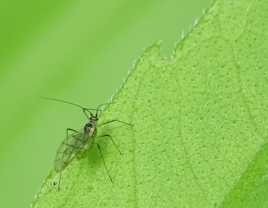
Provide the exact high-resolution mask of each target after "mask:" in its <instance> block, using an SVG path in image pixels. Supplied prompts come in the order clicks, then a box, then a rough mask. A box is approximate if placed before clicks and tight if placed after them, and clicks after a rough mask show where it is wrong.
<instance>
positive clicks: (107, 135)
mask: <svg viewBox="0 0 268 208" xmlns="http://www.w3.org/2000/svg"><path fill="white" fill-rule="evenodd" d="M103 137H108V138H109V139H110V140H111V141H112V143H113V145H114V146H115V148H116V150H117V151H118V152H119V154H120V155H122V152H121V151H120V149H119V147H118V145H117V144H116V143H115V141H114V140H113V137H112V136H111V135H110V134H103V135H100V136H97V138H103Z"/></svg>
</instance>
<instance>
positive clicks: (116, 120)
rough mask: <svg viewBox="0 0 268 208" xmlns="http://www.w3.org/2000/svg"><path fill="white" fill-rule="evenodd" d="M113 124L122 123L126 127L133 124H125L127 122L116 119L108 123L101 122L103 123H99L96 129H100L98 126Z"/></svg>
mask: <svg viewBox="0 0 268 208" xmlns="http://www.w3.org/2000/svg"><path fill="white" fill-rule="evenodd" d="M113 122H119V123H123V124H125V125H128V126H133V124H131V123H127V122H125V121H121V120H118V119H112V120H110V121H105V122H103V123H100V124H99V125H98V127H100V126H104V125H107V124H110V123H113Z"/></svg>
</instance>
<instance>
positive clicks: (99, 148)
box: [95, 143, 113, 183]
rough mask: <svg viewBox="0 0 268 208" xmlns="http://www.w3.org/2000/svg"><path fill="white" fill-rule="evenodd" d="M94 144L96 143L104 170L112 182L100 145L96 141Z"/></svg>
mask: <svg viewBox="0 0 268 208" xmlns="http://www.w3.org/2000/svg"><path fill="white" fill-rule="evenodd" d="M95 144H96V145H97V147H98V150H99V153H100V156H101V159H102V161H103V165H104V168H105V170H106V172H107V174H108V176H109V178H110V181H111V183H113V180H112V177H111V175H110V174H109V171H108V168H107V166H106V163H105V160H104V157H103V154H102V151H101V147H100V145H99V144H98V143H95Z"/></svg>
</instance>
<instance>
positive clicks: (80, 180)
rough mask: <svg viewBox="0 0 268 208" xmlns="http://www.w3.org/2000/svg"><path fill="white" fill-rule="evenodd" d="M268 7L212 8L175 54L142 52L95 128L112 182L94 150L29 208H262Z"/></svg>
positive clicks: (233, 4) (244, 0) (266, 168)
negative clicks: (112, 122)
mask: <svg viewBox="0 0 268 208" xmlns="http://www.w3.org/2000/svg"><path fill="white" fill-rule="evenodd" d="M267 11H268V3H267V2H266V1H255V0H251V1H249V0H237V1H231V0H224V1H217V2H216V3H215V4H214V5H213V6H212V8H211V9H210V10H209V11H208V12H207V13H206V15H204V17H203V18H202V19H201V20H200V22H199V23H198V24H197V26H195V27H194V28H193V30H192V31H191V32H190V33H189V34H188V35H187V36H186V38H185V39H184V40H183V41H181V42H180V43H179V44H178V46H177V47H176V50H175V53H174V56H173V57H171V58H164V57H161V55H160V53H159V49H160V45H159V44H155V45H153V46H152V47H150V48H148V49H147V50H146V51H145V52H144V54H143V55H142V56H141V57H140V59H139V60H138V61H137V64H136V66H135V68H134V70H133V72H132V73H131V74H130V76H129V77H128V79H127V81H126V82H125V83H124V85H123V86H122V88H121V89H120V91H119V92H118V93H117V94H116V96H115V97H114V98H113V103H112V105H110V106H109V107H108V108H107V109H106V111H105V112H104V114H103V116H102V117H101V120H102V121H105V120H108V119H112V118H117V119H121V120H124V121H128V122H131V123H132V124H134V127H133V128H132V129H131V128H128V127H120V128H113V127H107V128H106V127H105V128H102V129H100V132H99V133H100V134H101V132H105V133H110V134H111V135H113V137H114V138H115V140H116V141H117V143H118V144H119V146H120V148H121V150H122V152H123V156H120V155H119V154H118V153H117V151H116V149H115V148H114V147H113V145H112V144H111V143H110V142H109V141H106V140H101V141H99V143H100V144H101V146H102V148H103V150H104V157H105V161H106V163H107V166H108V168H109V170H110V174H111V175H112V177H113V180H114V183H113V184H111V183H110V181H109V179H108V176H107V174H106V172H105V169H104V167H103V164H102V161H101V159H100V157H99V155H98V152H97V149H96V148H92V149H90V150H89V151H88V152H85V153H84V154H83V156H82V157H80V158H79V159H77V160H74V161H73V162H72V163H71V164H70V166H69V167H68V168H67V169H66V170H65V171H64V172H63V176H62V190H61V191H60V192H58V191H57V189H56V188H55V187H53V185H52V183H53V181H54V180H55V178H57V176H56V175H55V173H53V172H52V173H51V174H50V175H49V176H48V177H47V179H46V180H45V182H44V185H43V187H42V189H41V191H40V193H39V194H38V196H37V198H36V200H35V202H34V203H33V207H35V208H37V207H38V208H45V207H50V208H51V207H66V208H69V207H78V208H80V207H81V208H82V207H83V208H85V207H267V205H268V202H267V200H266V199H267V193H268V184H267V181H268V180H267V178H268V175H267V174H268V163H267V161H268V156H267V155H268V154H267V153H268V147H267V145H266V142H267V133H268V93H267V92H268V72H267V65H268V49H267V46H268V25H267V24H266V23H267V22H268V12H267Z"/></svg>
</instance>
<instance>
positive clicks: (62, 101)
mask: <svg viewBox="0 0 268 208" xmlns="http://www.w3.org/2000/svg"><path fill="white" fill-rule="evenodd" d="M41 98H42V99H45V100H52V101H55V102H59V103H66V104H69V105H73V106H76V107H78V108H81V109H82V110H83V109H86V110H98V109H96V108H86V107H84V106H82V105H79V104H77V103H73V102H70V101H66V100H61V99H57V98H50V97H41Z"/></svg>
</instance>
